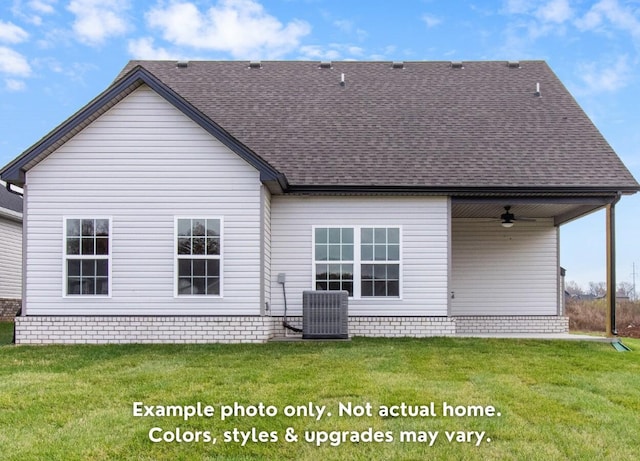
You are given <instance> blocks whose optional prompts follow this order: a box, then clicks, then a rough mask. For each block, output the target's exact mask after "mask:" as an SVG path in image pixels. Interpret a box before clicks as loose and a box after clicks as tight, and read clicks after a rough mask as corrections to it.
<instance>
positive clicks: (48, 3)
mask: <svg viewBox="0 0 640 461" xmlns="http://www.w3.org/2000/svg"><path fill="white" fill-rule="evenodd" d="M56 3H57V0H31V1H30V2H29V3H28V5H29V7H30V8H31V9H32V10H34V11H37V12H38V13H41V14H52V13H53V12H54V11H55V9H54V7H53V5H55V4H56Z"/></svg>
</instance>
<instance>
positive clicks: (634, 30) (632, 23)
mask: <svg viewBox="0 0 640 461" xmlns="http://www.w3.org/2000/svg"><path fill="white" fill-rule="evenodd" d="M605 21H608V22H609V23H610V24H611V25H612V26H614V27H615V28H617V29H621V30H624V31H627V32H629V33H630V34H631V35H632V36H634V37H636V38H640V19H638V15H637V14H636V12H635V11H634V10H633V9H631V8H629V7H626V6H622V5H620V3H618V0H601V1H599V2H598V3H596V4H595V5H593V6H592V7H591V9H590V10H589V11H588V12H587V13H586V14H585V15H584V16H583V17H582V18H580V19H579V20H577V21H576V26H577V27H578V28H579V29H581V30H594V29H597V28H599V27H600V26H603V25H604V24H605Z"/></svg>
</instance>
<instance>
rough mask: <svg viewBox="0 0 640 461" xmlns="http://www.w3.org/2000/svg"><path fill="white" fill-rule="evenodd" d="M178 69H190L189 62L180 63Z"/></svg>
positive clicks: (177, 64)
mask: <svg viewBox="0 0 640 461" xmlns="http://www.w3.org/2000/svg"><path fill="white" fill-rule="evenodd" d="M176 67H180V68H181V69H183V68H185V67H189V61H178V62H177V63H176Z"/></svg>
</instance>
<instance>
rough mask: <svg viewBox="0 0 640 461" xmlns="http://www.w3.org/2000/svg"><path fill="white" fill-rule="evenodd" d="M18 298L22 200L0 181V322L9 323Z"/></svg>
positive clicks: (20, 278)
mask: <svg viewBox="0 0 640 461" xmlns="http://www.w3.org/2000/svg"><path fill="white" fill-rule="evenodd" d="M21 297H22V197H20V195H18V194H14V193H12V192H9V191H8V190H7V189H6V183H4V182H3V181H0V320H6V319H13V318H14V317H15V315H16V312H17V311H18V309H19V308H20V298H21Z"/></svg>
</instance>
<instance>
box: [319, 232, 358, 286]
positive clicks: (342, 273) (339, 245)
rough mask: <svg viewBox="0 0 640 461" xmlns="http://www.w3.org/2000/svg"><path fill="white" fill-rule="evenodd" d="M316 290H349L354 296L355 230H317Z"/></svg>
mask: <svg viewBox="0 0 640 461" xmlns="http://www.w3.org/2000/svg"><path fill="white" fill-rule="evenodd" d="M314 248H315V286H316V290H347V291H348V292H349V296H353V264H354V258H353V256H354V251H353V250H354V242H353V228H349V227H346V228H339V227H331V228H327V227H318V228H316V229H315V243H314Z"/></svg>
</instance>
